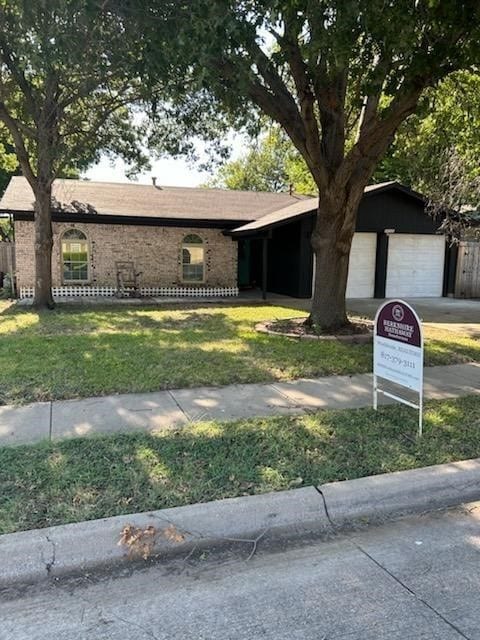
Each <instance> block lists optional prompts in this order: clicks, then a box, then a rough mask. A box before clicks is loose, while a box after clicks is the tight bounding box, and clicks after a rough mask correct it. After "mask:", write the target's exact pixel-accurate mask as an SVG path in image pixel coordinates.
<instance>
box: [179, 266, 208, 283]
mask: <svg viewBox="0 0 480 640" xmlns="http://www.w3.org/2000/svg"><path fill="white" fill-rule="evenodd" d="M183 279H184V280H185V281H186V282H202V281H203V264H184V265H183Z"/></svg>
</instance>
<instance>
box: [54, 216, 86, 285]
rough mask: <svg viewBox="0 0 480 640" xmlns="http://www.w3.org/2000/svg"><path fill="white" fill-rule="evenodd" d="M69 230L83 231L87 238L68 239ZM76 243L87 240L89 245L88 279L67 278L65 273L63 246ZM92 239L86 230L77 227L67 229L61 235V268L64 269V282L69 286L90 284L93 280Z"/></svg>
mask: <svg viewBox="0 0 480 640" xmlns="http://www.w3.org/2000/svg"><path fill="white" fill-rule="evenodd" d="M69 231H79V232H80V233H83V235H84V236H85V240H80V239H79V240H70V239H68V238H67V239H66V238H65V235H66V234H67V233H68V232H69ZM67 242H68V243H72V244H73V243H75V242H85V243H86V245H87V279H86V280H69V279H68V278H65V276H64V273H65V260H64V258H63V246H64V243H67ZM90 251H91V248H90V241H89V239H88V235H87V234H86V233H85V231H84V230H83V229H77V228H76V227H70V228H69V229H66V230H65V231H64V232H63V233H62V236H61V239H60V268H61V271H62V283H63V284H66V285H68V286H73V285H76V284H89V283H90V281H91V277H90Z"/></svg>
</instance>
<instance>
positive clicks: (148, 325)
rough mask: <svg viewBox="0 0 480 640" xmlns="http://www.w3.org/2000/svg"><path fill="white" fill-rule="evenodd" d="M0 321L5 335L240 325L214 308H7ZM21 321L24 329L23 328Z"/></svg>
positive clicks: (222, 328)
mask: <svg viewBox="0 0 480 640" xmlns="http://www.w3.org/2000/svg"><path fill="white" fill-rule="evenodd" d="M2 320H5V321H7V322H9V321H12V320H18V322H17V323H16V324H15V323H13V324H10V325H9V329H8V331H5V335H11V334H13V333H15V334H32V333H38V334H42V335H43V334H47V335H56V334H59V333H62V334H65V333H73V334H76V333H80V334H85V333H87V334H88V333H101V332H118V333H122V332H142V331H157V330H160V331H162V330H170V331H172V330H178V331H185V330H186V329H190V330H198V329H201V330H202V331H223V332H225V331H227V330H229V331H231V332H232V331H234V329H235V327H237V326H238V325H239V324H241V321H240V322H238V321H237V322H236V321H233V320H232V319H231V318H229V316H228V314H226V313H223V312H218V311H217V310H216V309H212V310H208V309H198V310H197V309H170V310H167V309H154V308H151V307H144V308H134V309H125V308H121V309H118V308H115V309H111V308H96V307H94V308H87V309H78V308H74V307H72V308H56V309H54V310H52V311H40V312H37V311H35V310H33V309H28V308H22V309H18V308H13V309H12V308H11V307H10V308H8V309H6V310H4V311H2V312H0V328H1V323H2ZM22 320H23V321H24V322H23V326H22Z"/></svg>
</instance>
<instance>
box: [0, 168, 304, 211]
mask: <svg viewBox="0 0 480 640" xmlns="http://www.w3.org/2000/svg"><path fill="white" fill-rule="evenodd" d="M53 196H54V197H55V198H56V199H57V200H58V201H59V202H61V203H64V204H69V203H71V202H72V201H74V200H77V201H79V202H82V203H84V204H90V205H92V206H93V207H94V208H95V209H96V211H97V213H98V214H102V215H115V216H139V217H152V218H178V219H183V220H185V219H187V220H188V219H205V220H232V221H238V222H242V221H245V222H247V221H250V220H256V219H258V218H260V217H262V216H264V215H267V214H270V213H271V212H273V211H277V210H279V209H283V208H284V207H288V206H289V205H292V204H293V203H297V202H299V201H301V199H302V196H290V195H289V194H287V193H264V192H255V191H228V190H226V189H202V188H187V187H154V186H153V185H139V184H131V183H130V184H128V183H125V184H121V183H113V182H90V181H87V180H55V182H54V187H53ZM33 200H34V198H33V193H32V190H31V188H30V185H29V184H28V182H27V180H26V179H25V178H23V177H21V176H15V177H13V178H12V179H11V180H10V183H9V185H8V187H7V189H6V191H5V193H4V194H3V197H2V199H1V200H0V209H2V210H4V211H9V212H15V211H27V212H28V211H33Z"/></svg>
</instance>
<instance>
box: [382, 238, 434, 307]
mask: <svg viewBox="0 0 480 640" xmlns="http://www.w3.org/2000/svg"><path fill="white" fill-rule="evenodd" d="M444 262H445V238H444V236H437V235H414V234H403V233H402V234H398V235H395V234H393V235H391V236H390V238H389V243H388V264H387V285H386V292H385V294H386V296H387V298H391V297H410V298H415V297H417V298H424V297H425V298H426V297H440V296H441V295H442V292H443V270H444Z"/></svg>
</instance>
